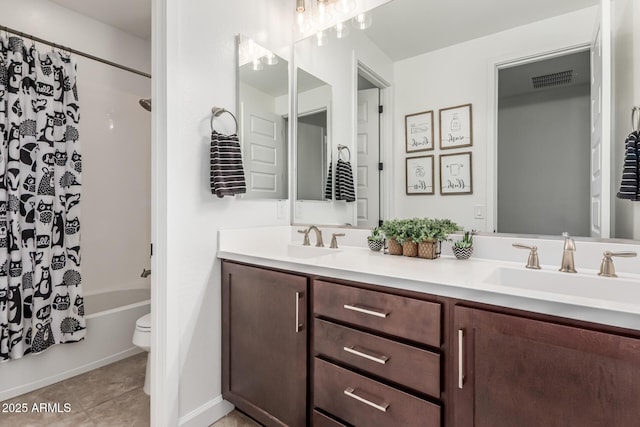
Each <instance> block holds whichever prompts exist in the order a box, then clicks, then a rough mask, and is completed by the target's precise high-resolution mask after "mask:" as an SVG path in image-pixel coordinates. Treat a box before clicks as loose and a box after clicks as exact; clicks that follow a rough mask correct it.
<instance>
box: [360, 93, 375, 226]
mask: <svg viewBox="0 0 640 427" xmlns="http://www.w3.org/2000/svg"><path fill="white" fill-rule="evenodd" d="M379 103H380V89H378V88H373V89H365V90H360V91H358V147H357V150H358V170H357V174H356V176H357V177H356V180H357V183H358V189H357V195H356V203H357V204H358V227H368V228H371V227H377V226H378V222H379V220H380V182H379V173H380V171H379V170H378V163H379V161H380V116H379V113H378V105H379Z"/></svg>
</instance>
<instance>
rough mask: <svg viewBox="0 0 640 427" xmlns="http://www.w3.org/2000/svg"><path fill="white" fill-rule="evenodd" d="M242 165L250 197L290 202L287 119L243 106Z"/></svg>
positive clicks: (243, 104) (244, 104)
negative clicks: (287, 178)
mask: <svg viewBox="0 0 640 427" xmlns="http://www.w3.org/2000/svg"><path fill="white" fill-rule="evenodd" d="M241 108H242V112H241V114H242V133H241V134H240V141H241V145H242V161H243V165H244V175H245V179H246V181H247V196H250V197H252V198H261V199H286V198H287V181H286V179H285V177H286V175H285V172H286V170H287V147H286V144H285V136H284V126H283V123H284V119H283V118H282V117H280V116H278V115H276V114H272V113H268V112H265V111H260V110H259V109H256V110H254V109H253V108H252V107H251V105H249V104H246V103H242V105H241Z"/></svg>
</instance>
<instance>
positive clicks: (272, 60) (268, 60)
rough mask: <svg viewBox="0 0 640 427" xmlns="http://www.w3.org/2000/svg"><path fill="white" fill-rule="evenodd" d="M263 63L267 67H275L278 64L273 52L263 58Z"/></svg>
mask: <svg viewBox="0 0 640 427" xmlns="http://www.w3.org/2000/svg"><path fill="white" fill-rule="evenodd" d="M264 63H265V64H267V65H276V64H277V63H278V57H277V56H276V55H275V54H274V53H273V52H269V53H267V54H266V55H265V56H264Z"/></svg>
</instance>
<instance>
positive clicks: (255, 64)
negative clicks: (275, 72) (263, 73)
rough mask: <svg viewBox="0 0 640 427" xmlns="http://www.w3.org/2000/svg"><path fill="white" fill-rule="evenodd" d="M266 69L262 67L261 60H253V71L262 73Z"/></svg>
mask: <svg viewBox="0 0 640 427" xmlns="http://www.w3.org/2000/svg"><path fill="white" fill-rule="evenodd" d="M263 68H264V66H263V65H262V61H261V60H260V58H253V65H252V66H251V69H252V70H253V71H260V70H262V69H263Z"/></svg>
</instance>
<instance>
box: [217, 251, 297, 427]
mask: <svg viewBox="0 0 640 427" xmlns="http://www.w3.org/2000/svg"><path fill="white" fill-rule="evenodd" d="M307 295H308V293H307V278H305V277H301V276H296V275H292V274H286V273H280V272H275V271H270V270H264V269H261V268H255V267H249V266H243V265H238V264H233V263H228V262H224V263H223V265H222V305H223V307H222V316H223V317H222V319H223V322H222V329H223V336H222V340H223V353H222V354H223V356H222V362H223V366H222V372H223V378H222V382H223V392H222V395H223V397H224V398H225V399H227V400H228V401H230V402H231V403H233V404H234V405H236V406H237V407H238V408H239V409H241V410H243V411H244V412H246V413H248V414H249V415H251V416H252V417H254V418H255V419H256V420H258V421H260V422H261V423H262V424H264V425H267V426H280V425H286V426H292V427H296V426H304V425H305V424H306V420H307V335H308V334H307Z"/></svg>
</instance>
